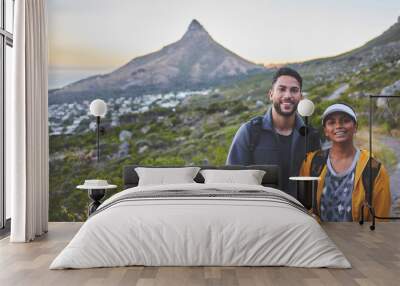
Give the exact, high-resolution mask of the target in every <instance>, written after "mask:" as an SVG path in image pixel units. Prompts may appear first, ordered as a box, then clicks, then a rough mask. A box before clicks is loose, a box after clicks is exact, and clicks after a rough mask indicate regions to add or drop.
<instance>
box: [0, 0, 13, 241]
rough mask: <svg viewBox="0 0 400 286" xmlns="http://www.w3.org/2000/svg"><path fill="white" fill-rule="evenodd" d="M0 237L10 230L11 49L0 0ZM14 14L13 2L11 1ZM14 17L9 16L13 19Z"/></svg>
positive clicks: (4, 3)
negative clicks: (7, 101)
mask: <svg viewBox="0 0 400 286" xmlns="http://www.w3.org/2000/svg"><path fill="white" fill-rule="evenodd" d="M0 5H1V10H0V13H1V21H0V62H1V66H0V236H3V235H4V234H6V233H8V232H9V230H10V219H7V217H6V215H7V212H6V188H5V154H6V152H5V128H6V124H5V120H6V118H5V94H6V84H7V83H6V65H7V62H6V60H7V55H6V50H7V46H8V47H11V48H13V34H12V33H10V32H9V31H7V30H6V20H7V18H6V17H7V16H10V15H7V11H6V0H0ZM12 5H13V9H12V13H13V14H14V7H15V0H12ZM13 16H14V15H11V17H13Z"/></svg>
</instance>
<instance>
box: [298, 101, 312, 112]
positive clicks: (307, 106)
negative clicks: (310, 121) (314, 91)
mask: <svg viewBox="0 0 400 286" xmlns="http://www.w3.org/2000/svg"><path fill="white" fill-rule="evenodd" d="M297 112H298V113H299V114H300V115H301V116H311V115H312V114H313V113H314V103H313V102H312V101H311V100H309V99H307V98H304V99H302V100H300V102H299V105H298V106H297Z"/></svg>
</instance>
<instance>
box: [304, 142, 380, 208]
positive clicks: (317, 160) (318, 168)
mask: <svg viewBox="0 0 400 286" xmlns="http://www.w3.org/2000/svg"><path fill="white" fill-rule="evenodd" d="M328 154H329V151H328V150H319V151H317V152H316V154H315V155H314V157H313V159H312V161H311V170H310V176H312V177H319V176H320V174H321V172H322V169H323V168H324V166H325V164H326V160H327V159H328ZM369 164H371V167H372V168H371V169H372V173H371V172H370V168H369V166H370V165H369ZM380 168H381V163H379V162H378V161H377V160H376V159H374V158H372V157H371V158H369V159H368V162H367V168H364V170H363V172H362V183H363V185H364V189H365V193H366V197H367V201H368V203H369V204H370V205H372V192H371V187H372V186H370V182H372V184H374V182H375V179H376V177H377V176H378V173H379V171H380ZM370 178H372V181H370Z"/></svg>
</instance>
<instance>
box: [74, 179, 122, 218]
mask: <svg viewBox="0 0 400 286" xmlns="http://www.w3.org/2000/svg"><path fill="white" fill-rule="evenodd" d="M116 187H117V186H116V185H104V186H95V185H93V186H91V185H79V186H77V187H76V188H77V189H81V190H87V191H88V196H89V198H90V199H91V203H90V204H89V206H88V216H90V215H91V214H92V213H94V212H95V211H96V210H97V208H98V207H99V206H100V205H101V202H100V200H101V199H102V198H104V195H105V194H106V190H109V189H115V188H116Z"/></svg>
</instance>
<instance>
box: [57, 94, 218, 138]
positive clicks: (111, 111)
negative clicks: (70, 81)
mask: <svg viewBox="0 0 400 286" xmlns="http://www.w3.org/2000/svg"><path fill="white" fill-rule="evenodd" d="M210 92H211V90H210V89H207V90H198V91H181V92H177V93H173V92H171V93H167V94H145V95H142V96H136V97H119V98H110V99H108V100H105V102H106V104H107V110H108V111H107V113H108V115H107V117H110V118H111V126H118V125H119V118H120V116H122V115H125V114H136V113H144V112H146V111H148V110H149V107H150V106H159V107H163V108H175V107H176V106H177V105H179V104H180V103H182V101H183V100H184V99H185V98H187V97H188V96H192V95H207V94H209V93H210ZM214 92H215V91H214ZM89 105H90V102H89V101H88V100H85V101H83V102H73V103H63V104H52V105H49V134H50V136H53V135H62V134H64V135H66V134H77V133H84V132H88V131H92V130H95V128H96V122H95V120H92V118H91V117H92V115H90V112H89Z"/></svg>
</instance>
